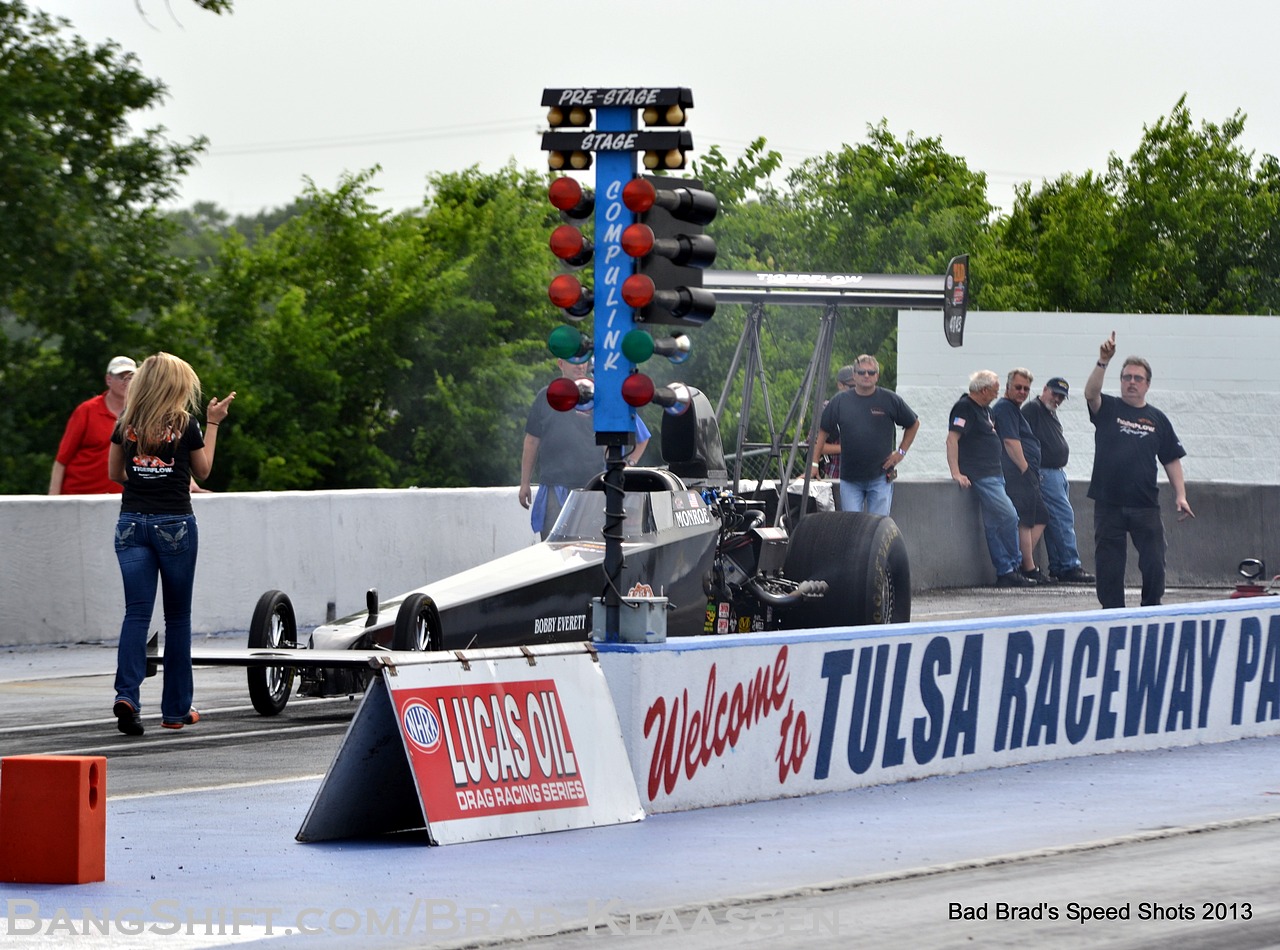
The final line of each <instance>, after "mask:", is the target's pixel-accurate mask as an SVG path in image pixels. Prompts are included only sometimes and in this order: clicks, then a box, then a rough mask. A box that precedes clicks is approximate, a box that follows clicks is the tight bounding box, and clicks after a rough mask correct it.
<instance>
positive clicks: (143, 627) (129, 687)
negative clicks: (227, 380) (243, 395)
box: [107, 353, 236, 736]
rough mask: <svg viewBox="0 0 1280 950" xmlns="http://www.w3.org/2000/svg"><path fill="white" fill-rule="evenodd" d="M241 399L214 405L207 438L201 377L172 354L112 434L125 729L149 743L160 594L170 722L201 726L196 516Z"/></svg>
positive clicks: (150, 361)
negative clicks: (151, 644)
mask: <svg viewBox="0 0 1280 950" xmlns="http://www.w3.org/2000/svg"><path fill="white" fill-rule="evenodd" d="M235 398H236V394H235V393H234V392H233V393H231V394H230V395H229V396H227V398H226V399H223V400H218V399H216V398H214V399H211V400H209V407H208V409H207V410H206V413H205V418H206V419H207V421H208V432H207V433H205V432H202V431H201V429H200V423H199V421H198V420H197V419H196V417H195V415H194V413H196V412H197V411H199V408H200V378H199V377H198V376H196V372H195V370H193V369H192V368H191V366H190V365H189V364H188V363H187V362H186V361H185V360H181V359H179V358H178V357H176V356H173V355H172V354H169V353H157V354H155V355H154V356H149V357H147V359H146V360H144V361H143V363H142V365H141V366H140V367H138V370H137V372H136V373H134V375H133V382H132V384H131V385H130V387H129V401H128V403H127V404H126V405H125V408H124V412H123V413H121V415H120V419H119V422H118V423H117V424H116V428H115V431H114V432H113V433H112V436H111V450H110V453H109V455H108V457H107V473H108V475H110V476H111V479H112V481H116V482H119V483H120V484H121V485H123V486H124V494H123V495H122V497H121V504H120V520H119V521H118V522H117V523H116V539H115V546H116V560H117V561H119V562H120V574H121V577H122V578H123V580H124V601H125V608H124V623H123V625H122V626H121V628H120V646H119V650H118V652H117V657H116V683H115V690H116V699H115V705H114V706H113V709H112V711H113V712H114V713H115V716H116V726H117V728H119V730H120V731H121V732H123V733H124V734H125V735H127V736H140V735H142V733H143V727H142V702H141V699H140V698H139V691H140V688H141V686H142V680H143V677H145V676H146V672H147V628H148V626H149V625H150V623H151V612H152V610H153V609H154V607H155V601H156V587H157V585H159V586H160V588H161V590H162V592H163V596H164V689H163V691H162V693H161V698H160V716H161V723H160V724H161V725H162V726H163V727H164V728H166V729H181V728H182V727H183V725H184V724H186V725H190V724H191V723H194V722H197V721H198V720H199V719H200V714H199V713H198V712H196V710H195V709H194V708H192V706H191V695H192V690H193V685H192V675H191V591H192V586H193V583H194V581H195V571H196V553H197V549H198V546H199V545H198V540H199V538H198V535H197V532H196V519H195V515H194V514H193V513H192V511H191V478H192V476H195V477H196V478H201V479H203V478H207V477H208V475H209V472H210V471H211V470H212V469H213V450H214V446H215V445H216V444H217V441H218V425H219V424H220V423H221V422H222V421H223V420H224V419H226V417H227V412H228V410H230V408H231V403H232V401H233V400H234V399H235Z"/></svg>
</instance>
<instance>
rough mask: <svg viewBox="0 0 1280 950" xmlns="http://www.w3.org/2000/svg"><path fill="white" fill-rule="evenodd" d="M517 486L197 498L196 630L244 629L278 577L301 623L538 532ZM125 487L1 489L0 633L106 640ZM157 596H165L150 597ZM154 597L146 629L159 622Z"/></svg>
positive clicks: (452, 569) (114, 628) (113, 617)
mask: <svg viewBox="0 0 1280 950" xmlns="http://www.w3.org/2000/svg"><path fill="white" fill-rule="evenodd" d="M516 494H517V489H516V488H471V489H430V490H426V489H409V490H405V491H390V490H388V491H329V492H231V493H226V494H211V495H196V496H195V497H194V498H193V505H194V508H195V513H196V519H197V522H198V524H199V530H200V556H199V562H198V564H197V567H196V582H195V597H194V601H193V604H192V622H193V625H194V630H195V632H196V633H197V634H207V633H216V632H223V631H247V630H248V627H249V620H250V618H251V617H252V615H253V607H254V604H255V603H256V602H257V599H258V597H259V595H260V594H261V593H262V592H263V591H266V590H270V589H278V590H282V591H284V592H285V593H287V594H288V595H289V596H290V598H291V599H292V600H293V605H294V610H295V611H296V613H297V615H298V623H299V625H300V626H302V627H312V626H315V625H316V624H318V623H321V622H322V621H323V620H324V619H325V615H326V613H327V612H328V610H329V605H331V604H332V605H333V609H334V610H335V611H336V612H337V615H338V616H343V615H345V614H349V613H354V612H355V611H357V610H362V609H363V608H364V603H365V591H366V590H367V589H369V588H370V587H376V588H378V591H379V593H380V594H381V596H382V597H384V598H385V597H388V596H391V595H394V594H400V593H403V592H404V591H406V590H412V589H413V588H415V587H419V586H421V585H422V584H425V583H427V582H428V581H431V580H435V579H437V578H440V577H446V576H448V575H450V574H453V573H456V572H458V571H461V570H464V569H465V568H468V567H472V566H474V565H476V564H480V563H483V562H484V561H487V560H490V559H491V558H494V557H498V556H499V555H502V554H508V553H510V552H512V551H515V550H517V549H519V548H520V547H523V546H524V545H527V544H530V543H531V542H532V541H533V540H536V539H535V537H534V535H533V533H532V531H531V530H530V528H529V514H528V512H526V511H525V510H524V509H523V508H521V507H520V504H519V502H518V500H517V498H516ZM119 511H120V496H118V495H114V496H72V497H63V498H49V497H46V496H43V495H35V496H29V495H7V496H0V527H2V528H3V531H2V534H3V537H4V538H5V542H4V545H3V547H2V548H0V644H25V643H75V642H78V641H98V640H114V639H115V638H116V637H117V636H118V635H119V633H120V620H121V618H122V617H123V616H124V592H123V587H122V584H121V581H120V569H119V567H118V566H117V564H116V558H115V550H114V548H113V546H112V537H113V527H114V525H115V521H116V517H117V515H118V513H119ZM157 601H159V598H158V597H157ZM162 617H163V615H162V613H161V611H160V606H159V604H158V603H157V607H156V613H155V616H154V617H153V620H152V629H153V630H156V629H160V627H162V626H163V620H162Z"/></svg>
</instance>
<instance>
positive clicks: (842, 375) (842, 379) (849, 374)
mask: <svg viewBox="0 0 1280 950" xmlns="http://www.w3.org/2000/svg"><path fill="white" fill-rule="evenodd" d="M856 375H857V374H856V373H855V372H854V371H853V367H852V366H841V367H840V372H838V373H836V382H837V383H842V384H843V385H845V386H848V385H849V384H850V383H851V382H853V378H854V376H856Z"/></svg>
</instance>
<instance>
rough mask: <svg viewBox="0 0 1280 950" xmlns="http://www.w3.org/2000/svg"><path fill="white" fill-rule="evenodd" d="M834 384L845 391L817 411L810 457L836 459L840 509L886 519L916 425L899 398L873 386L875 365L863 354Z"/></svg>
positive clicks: (876, 373)
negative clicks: (895, 482) (899, 431)
mask: <svg viewBox="0 0 1280 950" xmlns="http://www.w3.org/2000/svg"><path fill="white" fill-rule="evenodd" d="M837 379H838V380H844V382H845V386H844V387H842V389H841V391H840V392H838V393H836V394H835V395H834V396H833V397H832V398H831V401H830V402H829V403H827V405H826V408H824V409H823V410H822V418H821V420H820V421H819V423H818V426H819V429H818V438H817V442H816V444H815V445H814V449H813V457H814V459H815V460H816V459H817V458H819V457H821V456H822V455H836V456H838V457H839V459H840V507H841V508H842V509H844V510H845V511H865V512H868V513H870V514H873V515H887V514H888V513H889V508H890V506H891V505H892V504H893V480H894V479H895V478H896V477H897V475H898V468H897V466H898V463H899V462H901V461H902V459H903V458H904V457H905V456H906V454H907V450H908V449H910V448H911V443H912V442H913V441H915V437H916V432H917V431H918V430H919V428H920V419H919V417H918V416H917V415H916V414H915V413H914V412H913V411H912V410H911V407H910V406H908V405H907V404H906V401H905V400H903V398H902V397H901V396H899V395H898V394H897V393H895V392H893V391H892V390H889V389H885V388H884V387H882V386H880V385H878V383H879V381H880V363H879V362H878V361H877V360H876V358H875V357H874V356H871V355H869V354H867V353H863V354H862V355H861V356H859V357H858V358H857V359H856V360H854V362H853V373H852V375H849V374H846V373H845V370H844V369H842V370H841V371H840V376H839V377H837ZM850 382H851V383H852V384H853V385H852V388H848V383H850ZM899 428H901V429H902V440H901V441H900V442H899V441H898V438H897V436H898V429H899Z"/></svg>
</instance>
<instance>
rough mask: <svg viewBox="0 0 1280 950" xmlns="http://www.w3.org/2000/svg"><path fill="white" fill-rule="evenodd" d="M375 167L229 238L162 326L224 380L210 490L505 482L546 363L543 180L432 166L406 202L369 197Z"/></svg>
mask: <svg viewBox="0 0 1280 950" xmlns="http://www.w3.org/2000/svg"><path fill="white" fill-rule="evenodd" d="M372 176H373V172H372V171H369V172H365V173H362V174H360V175H356V176H349V177H348V178H346V179H344V181H343V182H342V183H341V184H340V185H339V187H338V188H337V189H336V190H334V191H332V192H326V191H323V190H321V189H318V188H316V187H314V186H309V187H308V189H307V191H306V193H305V195H304V197H303V200H302V201H300V202H298V203H297V205H296V207H297V208H298V209H299V210H298V213H297V214H296V215H295V216H294V217H292V218H290V219H289V220H287V221H286V222H285V223H284V224H282V225H281V226H280V227H279V228H277V229H276V230H275V231H273V232H271V233H270V234H263V235H260V237H259V239H258V240H257V241H256V242H255V243H254V244H252V245H250V244H248V242H246V241H245V240H244V238H243V237H242V236H241V235H240V234H239V233H237V232H235V231H231V232H229V233H228V234H227V235H226V236H225V238H223V244H222V246H221V250H220V253H219V255H218V256H217V257H216V258H215V260H214V265H213V267H212V269H211V270H210V272H209V273H208V275H206V276H205V277H204V278H203V279H202V282H201V284H200V289H199V291H198V292H197V293H195V294H193V298H198V299H199V300H200V305H199V306H198V307H197V306H195V305H187V306H184V307H180V308H175V309H174V310H173V311H171V312H170V313H168V314H166V315H165V318H164V319H163V321H162V324H163V326H162V327H161V328H160V332H162V333H163V334H164V335H166V336H167V338H168V339H169V340H171V341H174V343H175V345H182V346H184V347H186V348H188V349H190V350H191V351H192V352H198V351H200V350H202V349H207V350H209V351H211V355H210V357H209V360H210V362H209V366H208V367H207V368H206V369H202V378H203V379H204V381H205V383H206V386H207V388H209V389H210V391H211V392H213V391H216V392H218V393H220V394H221V393H223V392H225V391H226V390H229V389H233V388H234V389H236V391H237V392H238V396H237V399H236V406H235V411H234V413H233V415H234V418H233V420H232V425H233V429H231V430H230V431H229V434H232V433H234V435H233V436H232V437H231V438H228V439H226V440H224V441H223V442H222V443H220V445H219V450H218V452H219V466H218V469H217V471H215V475H214V478H215V482H214V485H213V487H215V488H222V487H229V488H234V489H240V490H250V489H304V488H359V487H391V486H405V485H414V484H420V485H433V486H442V485H485V484H510V483H512V481H513V480H514V479H515V477H516V474H517V473H518V465H519V444H520V439H521V434H522V431H523V423H524V415H525V412H526V410H527V408H528V404H529V401H530V399H531V398H532V395H533V392H534V390H535V389H536V387H537V385H538V383H539V381H540V377H541V376H543V375H546V374H547V373H548V372H549V369H550V357H549V356H548V355H547V353H546V343H545V340H546V333H547V331H548V330H549V328H550V326H552V325H553V324H554V322H555V320H554V317H553V316H552V312H553V311H552V308H551V307H550V305H549V304H548V303H547V302H546V279H547V277H548V275H549V271H550V270H551V260H550V255H549V254H547V253H546V240H547V235H548V234H549V232H550V220H549V219H550V216H551V212H550V208H549V206H547V204H546V200H545V188H546V181H545V178H544V177H542V176H536V175H532V174H520V173H517V172H516V171H515V170H514V168H510V167H509V168H507V169H504V170H503V171H500V172H498V173H496V174H493V175H484V174H481V173H480V172H479V171H477V170H475V169H470V170H468V171H465V172H461V173H457V174H449V175H441V176H437V177H436V178H433V179H432V181H431V188H432V194H431V197H430V199H429V200H428V202H427V203H426V205H425V206H424V208H423V209H422V210H421V211H418V212H413V213H403V214H398V215H391V214H390V213H388V212H384V211H379V210H377V209H376V208H375V207H374V206H373V205H372V204H371V203H370V201H369V191H370V181H371V179H372Z"/></svg>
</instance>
